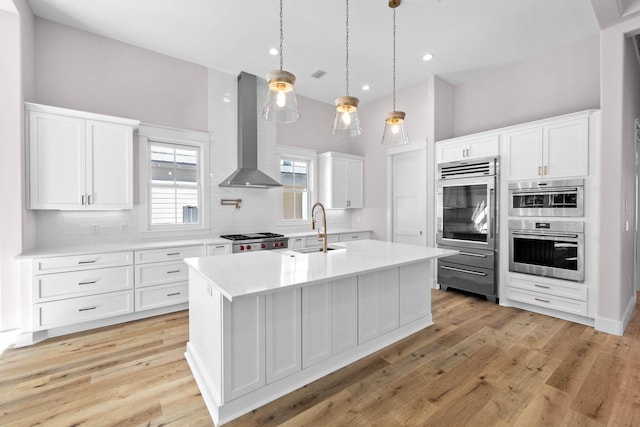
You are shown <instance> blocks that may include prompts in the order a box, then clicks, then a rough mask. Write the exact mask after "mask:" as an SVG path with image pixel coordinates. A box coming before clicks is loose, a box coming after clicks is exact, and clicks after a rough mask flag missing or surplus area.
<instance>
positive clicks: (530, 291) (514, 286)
mask: <svg viewBox="0 0 640 427" xmlns="http://www.w3.org/2000/svg"><path fill="white" fill-rule="evenodd" d="M588 295H589V292H588V289H587V286H585V285H584V283H578V282H570V281H567V280H540V279H537V280H536V279H533V280H526V279H522V278H520V277H518V276H512V275H510V276H508V277H507V287H506V297H507V299H509V300H512V301H518V302H522V303H525V304H530V305H534V306H537V307H543V308H546V309H550V310H555V311H561V312H564V313H570V314H575V315H578V316H584V317H588V316H589V305H588Z"/></svg>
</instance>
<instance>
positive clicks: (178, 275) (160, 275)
mask: <svg viewBox="0 0 640 427" xmlns="http://www.w3.org/2000/svg"><path fill="white" fill-rule="evenodd" d="M188 278H189V268H188V267H187V264H185V263H184V261H174V262H159V263H155V264H143V265H136V287H143V286H153V285H161V284H163V283H175V282H182V281H185V280H187V279H188Z"/></svg>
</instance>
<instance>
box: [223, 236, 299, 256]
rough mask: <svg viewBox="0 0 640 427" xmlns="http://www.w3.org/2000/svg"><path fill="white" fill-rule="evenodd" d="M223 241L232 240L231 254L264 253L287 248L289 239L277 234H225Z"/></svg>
mask: <svg viewBox="0 0 640 427" xmlns="http://www.w3.org/2000/svg"><path fill="white" fill-rule="evenodd" d="M220 237H222V238H223V239H229V240H233V245H232V248H233V249H232V253H234V254H235V253H242V252H255V251H266V250H270V249H284V248H286V247H288V244H289V239H287V238H286V237H285V236H284V235H283V234H277V233H246V234H226V235H222V236H220Z"/></svg>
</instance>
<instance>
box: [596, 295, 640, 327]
mask: <svg viewBox="0 0 640 427" xmlns="http://www.w3.org/2000/svg"><path fill="white" fill-rule="evenodd" d="M635 307H636V293H635V292H634V293H633V298H631V299H630V300H629V303H628V304H627V308H626V309H625V310H624V314H623V315H622V319H621V320H613V319H605V318H604V317H598V316H596V323H595V328H596V330H598V331H601V332H606V333H608V334H612V335H620V336H621V335H624V330H625V329H626V328H627V324H628V323H629V319H631V315H632V314H633V310H634V309H635Z"/></svg>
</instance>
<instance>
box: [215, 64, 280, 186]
mask: <svg viewBox="0 0 640 427" xmlns="http://www.w3.org/2000/svg"><path fill="white" fill-rule="evenodd" d="M257 91H258V88H257V77H256V76H254V75H253V74H249V73H245V72H244V71H243V72H241V73H240V74H239V75H238V170H236V171H235V172H234V173H232V174H231V175H229V177H228V178H227V179H225V180H224V181H222V182H221V183H220V184H219V186H220V187H243V188H271V187H282V184H280V183H279V182H278V181H276V180H275V179H273V178H271V177H270V176H268V175H267V174H265V173H264V172H262V171H260V170H258V94H257Z"/></svg>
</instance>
